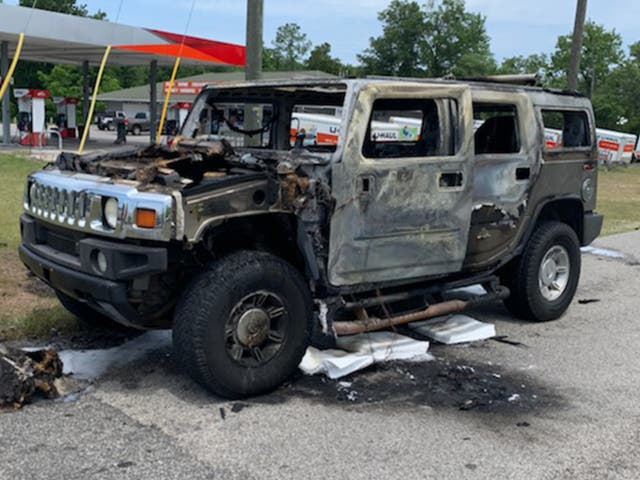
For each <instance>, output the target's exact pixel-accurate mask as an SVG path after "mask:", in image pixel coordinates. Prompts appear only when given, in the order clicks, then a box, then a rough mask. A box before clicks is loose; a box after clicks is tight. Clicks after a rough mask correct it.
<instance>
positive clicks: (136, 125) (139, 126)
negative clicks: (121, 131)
mask: <svg viewBox="0 0 640 480" xmlns="http://www.w3.org/2000/svg"><path fill="white" fill-rule="evenodd" d="M150 130H151V119H150V118H149V114H148V113H145V112H138V113H136V114H135V116H134V117H133V118H130V119H129V124H128V125H127V132H129V133H130V134H132V135H140V134H141V133H142V132H149V131H150Z"/></svg>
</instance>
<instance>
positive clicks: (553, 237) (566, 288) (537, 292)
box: [502, 222, 581, 322]
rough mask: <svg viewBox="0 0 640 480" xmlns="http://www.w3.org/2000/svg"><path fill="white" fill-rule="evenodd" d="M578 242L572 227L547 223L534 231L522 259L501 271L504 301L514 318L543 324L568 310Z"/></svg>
mask: <svg viewBox="0 0 640 480" xmlns="http://www.w3.org/2000/svg"><path fill="white" fill-rule="evenodd" d="M580 268H581V257H580V242H579V241H578V237H577V236H576V233H575V232H574V231H573V229H572V228H571V227H569V226H568V225H566V224H564V223H561V222H547V223H544V224H542V225H540V226H539V227H538V229H537V230H536V231H535V232H534V234H533V235H532V237H531V239H530V240H529V243H528V244H527V247H526V249H525V251H524V253H523V254H522V256H521V257H520V258H519V259H518V260H517V261H516V262H515V263H514V264H513V265H511V266H510V268H508V269H507V270H505V272H503V275H502V281H503V283H504V284H505V285H507V286H508V287H509V289H510V290H511V296H510V297H509V298H508V299H507V300H505V302H504V303H505V305H506V306H507V308H508V309H509V311H510V312H511V313H512V314H514V315H515V316H517V317H521V318H524V319H527V320H532V321H535V322H545V321H549V320H555V319H557V318H559V317H561V316H562V315H563V314H564V313H565V312H566V310H567V309H568V308H569V305H570V304H571V302H572V300H573V297H574V295H575V293H576V289H577V288H578V281H579V280H580Z"/></svg>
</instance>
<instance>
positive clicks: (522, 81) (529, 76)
mask: <svg viewBox="0 0 640 480" xmlns="http://www.w3.org/2000/svg"><path fill="white" fill-rule="evenodd" d="M451 79H452V80H454V79H455V80H462V81H467V82H487V83H505V84H508V85H524V86H528V87H538V86H540V85H541V81H542V77H541V76H540V75H539V74H538V73H524V74H516V75H487V76H485V77H463V78H455V77H451Z"/></svg>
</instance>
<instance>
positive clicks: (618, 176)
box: [597, 164, 640, 236]
mask: <svg viewBox="0 0 640 480" xmlns="http://www.w3.org/2000/svg"><path fill="white" fill-rule="evenodd" d="M597 210H598V211H599V212H600V213H602V214H604V226H603V230H602V235H603V236H606V235H613V234H615V233H622V232H629V231H632V230H638V229H640V164H633V165H628V166H622V165H621V166H615V167H612V168H611V169H605V168H601V169H600V170H599V172H598V206H597Z"/></svg>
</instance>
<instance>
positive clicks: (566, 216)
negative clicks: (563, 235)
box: [525, 197, 584, 244]
mask: <svg viewBox="0 0 640 480" xmlns="http://www.w3.org/2000/svg"><path fill="white" fill-rule="evenodd" d="M551 221H555V222H562V223H565V224H567V225H569V226H570V227H571V228H572V229H573V231H574V232H575V233H576V235H577V237H578V240H579V241H580V243H581V244H582V242H583V240H584V205H583V203H582V200H581V199H580V198H578V197H565V198H558V199H550V200H548V201H547V202H545V203H544V204H542V205H540V207H539V209H538V213H537V215H536V216H535V220H534V221H533V222H531V226H530V228H529V231H528V232H527V238H526V240H527V241H528V240H529V238H531V235H533V232H534V231H535V230H536V228H538V227H539V226H540V225H541V224H542V223H544V222H551ZM525 243H526V242H525Z"/></svg>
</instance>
